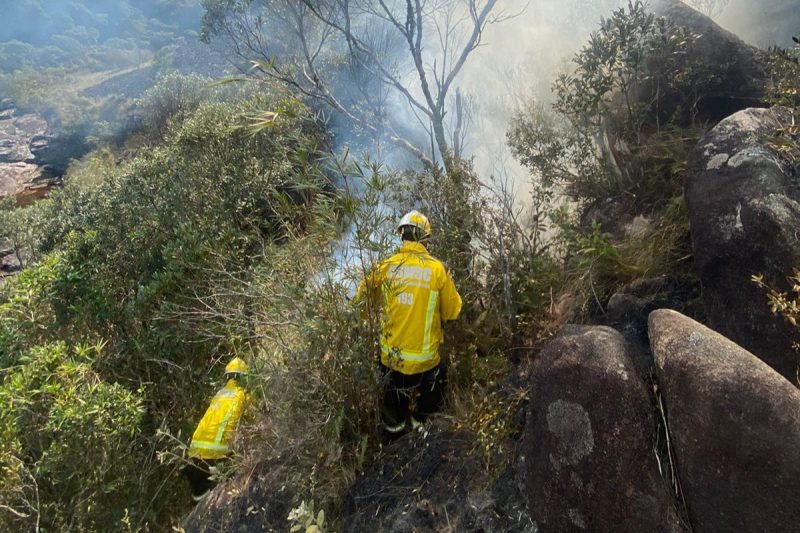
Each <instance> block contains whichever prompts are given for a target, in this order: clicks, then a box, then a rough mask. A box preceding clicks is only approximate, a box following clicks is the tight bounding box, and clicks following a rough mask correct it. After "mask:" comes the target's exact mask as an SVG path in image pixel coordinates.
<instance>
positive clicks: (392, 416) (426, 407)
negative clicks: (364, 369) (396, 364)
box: [381, 363, 447, 431]
mask: <svg viewBox="0 0 800 533" xmlns="http://www.w3.org/2000/svg"><path fill="white" fill-rule="evenodd" d="M381 368H382V370H383V373H384V376H383V377H384V393H383V407H382V409H381V418H382V419H383V423H384V425H385V426H386V428H387V429H389V428H398V427H400V426H402V425H403V424H405V422H406V421H408V420H409V419H410V418H411V416H413V417H414V419H416V420H417V421H418V422H424V421H425V419H426V418H427V417H428V415H430V414H432V413H435V412H437V411H439V410H440V409H441V407H442V403H443V401H444V388H445V385H446V382H447V376H446V372H445V366H444V364H442V363H440V364H439V365H438V366H436V367H434V368H432V369H430V370H428V371H427V372H422V373H421V374H413V375H406V374H403V373H400V372H397V371H394V370H391V369H390V368H387V367H385V366H383V365H381ZM398 431H399V430H398Z"/></svg>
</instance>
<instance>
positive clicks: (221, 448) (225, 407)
mask: <svg viewBox="0 0 800 533" xmlns="http://www.w3.org/2000/svg"><path fill="white" fill-rule="evenodd" d="M249 401H250V395H249V394H247V391H246V390H245V389H244V388H243V387H241V386H240V385H239V384H238V383H236V381H235V380H233V379H229V380H228V382H227V383H226V384H225V386H224V387H222V388H221V389H220V390H219V391H218V392H217V394H215V395H214V398H213V399H212V400H211V405H209V406H208V409H206V413H205V414H204V415H203V418H202V419H201V420H200V423H199V424H197V429H195V430H194V435H192V442H191V444H190V445H189V457H199V458H200V459H219V458H221V457H225V456H226V455H227V454H228V451H230V444H231V441H232V440H233V437H234V435H235V434H236V427H237V426H238V425H239V419H240V418H241V416H242V412H243V411H244V409H245V407H246V405H247V404H248V403H249Z"/></svg>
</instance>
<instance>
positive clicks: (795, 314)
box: [752, 269, 800, 352]
mask: <svg viewBox="0 0 800 533" xmlns="http://www.w3.org/2000/svg"><path fill="white" fill-rule="evenodd" d="M752 281H753V282H754V283H755V284H756V285H758V286H759V287H760V288H761V289H763V290H764V291H765V292H766V293H767V299H768V301H769V307H770V310H771V311H772V312H773V313H775V314H776V315H780V316H782V317H783V318H784V319H786V321H787V322H789V324H791V325H792V326H794V327H795V328H796V329H797V330H798V333H800V269H795V270H794V273H793V274H792V275H791V276H787V278H786V281H787V283H788V285H789V288H790V290H789V291H788V292H782V291H779V290H777V289H775V288H773V287H771V286H770V285H768V284H767V283H766V282H765V281H764V275H763V274H756V275H753V278H752ZM794 347H795V349H796V350H797V351H798V352H800V342H796V343H794Z"/></svg>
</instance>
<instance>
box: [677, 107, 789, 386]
mask: <svg viewBox="0 0 800 533" xmlns="http://www.w3.org/2000/svg"><path fill="white" fill-rule="evenodd" d="M790 120H791V115H790V114H789V111H788V110H786V109H782V108H773V109H748V110H745V111H741V112H739V113H736V114H735V115H733V116H731V117H729V118H727V119H725V120H723V121H722V122H720V123H719V124H718V125H717V126H716V127H715V128H714V129H713V130H711V131H710V132H709V133H708V134H707V135H706V136H705V137H704V138H703V139H702V141H701V142H700V143H699V145H698V147H697V148H696V150H695V152H694V153H693V154H692V155H691V156H690V159H689V165H688V169H687V172H686V183H685V195H686V202H687V206H688V209H689V216H690V221H691V232H692V241H693V248H694V256H695V266H696V269H697V273H698V275H699V277H700V280H701V282H702V285H703V302H704V306H705V310H706V315H707V320H708V325H709V326H710V327H711V328H712V329H714V330H716V331H719V332H720V333H721V334H723V335H725V336H726V337H728V338H730V339H731V340H733V341H734V342H736V343H738V344H740V345H741V346H743V347H744V348H746V349H748V350H749V351H751V352H753V353H754V354H755V355H756V356H758V357H759V358H761V359H762V360H764V361H765V362H766V363H767V364H769V365H770V366H771V367H772V368H774V369H775V370H777V371H778V372H780V373H781V374H782V375H783V376H785V377H786V378H787V379H789V380H790V381H792V382H794V381H795V379H796V377H795V374H796V371H797V353H796V352H795V351H794V350H793V349H792V335H793V334H794V333H795V332H794V331H793V328H792V327H791V326H790V325H789V324H788V323H786V322H785V321H784V320H782V319H781V318H779V317H776V316H774V315H773V314H772V312H771V311H770V309H769V307H768V305H767V299H766V295H765V294H764V292H763V291H762V290H760V289H759V288H758V287H756V286H755V285H754V284H753V283H752V282H751V281H750V277H751V276H752V275H753V274H758V273H763V274H764V276H765V279H766V281H767V282H768V283H769V284H770V285H772V286H776V287H785V283H786V282H785V276H787V275H789V274H791V272H792V268H793V267H795V266H798V265H800V233H798V231H797V228H800V177H798V166H797V162H798V161H800V149H798V146H797V145H796V144H795V145H794V146H792V142H791V140H790V139H788V138H784V140H783V142H782V143H781V144H777V143H776V142H774V141H773V140H771V139H773V138H774V135H775V132H776V131H778V130H779V129H780V128H781V127H782V125H784V124H787V123H789V121H790Z"/></svg>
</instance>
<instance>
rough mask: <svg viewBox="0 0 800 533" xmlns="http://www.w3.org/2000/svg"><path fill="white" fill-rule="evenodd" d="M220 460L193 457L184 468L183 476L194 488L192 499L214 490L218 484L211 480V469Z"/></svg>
mask: <svg viewBox="0 0 800 533" xmlns="http://www.w3.org/2000/svg"><path fill="white" fill-rule="evenodd" d="M219 462H220V459H200V458H199V457H192V458H191V459H189V463H188V464H187V465H186V466H185V467H184V468H183V474H184V475H185V476H186V479H188V480H189V486H190V487H191V488H192V497H194V498H198V497H200V496H202V495H203V494H205V493H206V492H208V491H210V490H211V489H213V488H214V487H215V486H216V484H217V482H216V481H214V480H212V479H211V467H212V466H215V465H217V464H218V463H219Z"/></svg>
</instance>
